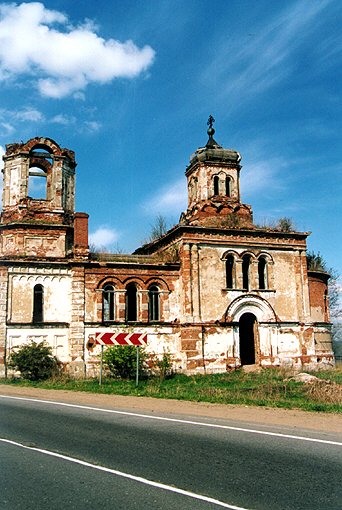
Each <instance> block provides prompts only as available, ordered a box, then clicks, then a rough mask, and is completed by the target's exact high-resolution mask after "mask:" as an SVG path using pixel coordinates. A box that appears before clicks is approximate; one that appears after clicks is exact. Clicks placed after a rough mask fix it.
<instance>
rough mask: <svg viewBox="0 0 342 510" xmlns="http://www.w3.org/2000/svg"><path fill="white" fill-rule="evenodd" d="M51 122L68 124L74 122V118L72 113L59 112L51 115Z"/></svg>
mask: <svg viewBox="0 0 342 510" xmlns="http://www.w3.org/2000/svg"><path fill="white" fill-rule="evenodd" d="M51 122H52V123H53V124H61V125H63V126H69V125H70V124H75V122H76V118H75V117H74V116H73V115H71V116H70V115H65V114H64V113H60V114H58V115H55V116H54V117H52V119H51Z"/></svg>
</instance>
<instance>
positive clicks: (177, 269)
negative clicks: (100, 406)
mask: <svg viewBox="0 0 342 510" xmlns="http://www.w3.org/2000/svg"><path fill="white" fill-rule="evenodd" d="M212 120H213V119H212V118H211V120H210V123H209V129H208V135H209V139H208V142H207V144H206V145H205V146H204V147H201V148H199V149H198V150H197V151H196V152H195V153H194V154H193V155H192V156H191V159H190V163H189V165H188V166H187V168H186V172H185V175H186V179H187V189H188V208H187V210H186V211H185V212H183V213H182V215H181V218H180V221H179V223H178V224H177V225H176V226H175V227H173V228H172V229H171V230H169V231H168V232H167V233H166V234H165V235H163V236H161V237H160V238H159V239H157V240H155V241H153V242H151V243H149V244H146V245H144V246H142V247H140V248H139V249H137V250H136V251H135V252H134V253H133V254H132V255H122V254H93V253H90V252H89V246H88V214H86V213H81V212H75V205H74V204H75V169H76V161H75V154H74V152H73V151H71V150H69V149H63V148H61V147H60V146H59V145H58V144H57V143H56V142H55V141H53V140H51V139H50V138H38V137H37V138H33V139H31V140H29V141H28V142H26V143H13V144H9V145H7V146H6V153H5V155H4V157H3V159H4V169H3V199H2V204H3V210H2V214H1V223H0V315H1V319H0V373H2V374H3V373H4V372H6V360H8V357H9V355H10V353H11V351H12V349H13V348H15V347H16V346H19V345H22V344H25V343H27V342H30V341H32V340H34V341H45V342H47V343H48V344H49V345H50V346H51V347H52V349H53V352H54V354H55V355H56V356H57V357H58V359H59V360H60V361H61V362H62V363H63V364H64V365H65V369H66V370H69V371H71V372H73V373H80V374H83V373H87V374H88V375H92V374H94V373H95V371H96V367H97V366H98V362H99V361H98V359H99V356H98V355H99V347H96V348H95V349H93V350H92V349H89V348H88V347H89V339H91V338H94V336H95V334H96V333H99V332H100V333H104V332H111V333H113V334H115V333H119V332H131V333H133V332H138V333H143V334H147V338H148V343H147V351H148V352H151V353H156V354H159V355H161V354H162V353H163V352H164V351H167V352H169V353H170V354H171V357H172V360H173V364H174V368H175V369H176V370H177V371H183V372H187V373H196V372H203V371H207V372H222V371H226V370H229V369H232V368H237V367H240V366H244V365H261V366H263V367H267V366H286V367H294V368H299V369H303V368H315V367H316V368H317V367H319V366H328V365H329V364H332V363H333V360H334V357H333V351H332V344H331V333H330V322H329V310H328V294H327V282H328V278H329V275H327V274H326V273H324V272H319V271H310V270H308V268H307V260H306V238H307V236H308V233H305V232H296V231H291V230H290V229H289V228H285V229H284V228H283V229H281V228H273V229H271V228H260V227H258V226H256V225H254V224H253V216H252V209H251V206H249V205H247V204H244V203H243V202H242V201H241V196H240V170H241V165H240V160H241V157H240V154H239V153H238V152H236V151H235V150H231V149H225V148H223V147H221V146H220V145H219V144H218V143H217V142H216V141H215V139H214V133H215V131H214V129H213V127H212ZM37 179H38V180H39V181H40V182H43V183H44V194H43V196H40V197H35V198H33V197H31V196H30V194H31V195H32V193H31V192H30V186H31V185H32V182H34V180H37Z"/></svg>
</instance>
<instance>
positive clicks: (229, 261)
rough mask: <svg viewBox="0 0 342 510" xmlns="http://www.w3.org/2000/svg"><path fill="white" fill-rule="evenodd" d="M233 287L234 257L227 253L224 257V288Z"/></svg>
mask: <svg viewBox="0 0 342 510" xmlns="http://www.w3.org/2000/svg"><path fill="white" fill-rule="evenodd" d="M233 287H234V257H233V255H228V257H227V258H226V288H227V289H232V288H233Z"/></svg>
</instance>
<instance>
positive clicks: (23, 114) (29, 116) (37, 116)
mask: <svg viewBox="0 0 342 510" xmlns="http://www.w3.org/2000/svg"><path fill="white" fill-rule="evenodd" d="M12 116H13V118H14V119H17V120H20V121H22V122H26V121H28V120H29V121H31V122H40V121H42V120H44V116H43V114H42V113H41V112H40V111H38V110H36V109H35V108H30V107H29V106H27V107H25V108H23V109H22V110H18V111H17V112H13V113H12Z"/></svg>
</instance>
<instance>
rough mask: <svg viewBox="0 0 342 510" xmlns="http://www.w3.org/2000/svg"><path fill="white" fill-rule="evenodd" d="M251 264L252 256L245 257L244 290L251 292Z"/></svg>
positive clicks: (243, 265) (243, 261) (243, 262)
mask: <svg viewBox="0 0 342 510" xmlns="http://www.w3.org/2000/svg"><path fill="white" fill-rule="evenodd" d="M250 264H251V256H250V255H244V256H243V257H242V288H243V289H245V290H249V287H250V281H249V280H250V278H249V269H250Z"/></svg>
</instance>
